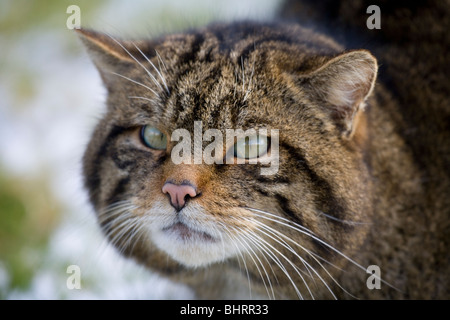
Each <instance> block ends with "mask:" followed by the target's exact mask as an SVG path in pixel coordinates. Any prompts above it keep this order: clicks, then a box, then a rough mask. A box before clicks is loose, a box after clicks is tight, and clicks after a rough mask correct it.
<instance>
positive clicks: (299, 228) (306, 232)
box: [244, 207, 401, 291]
mask: <svg viewBox="0 0 450 320" xmlns="http://www.w3.org/2000/svg"><path fill="white" fill-rule="evenodd" d="M244 209H247V210H250V211H252V212H259V213H263V214H265V215H268V216H270V217H274V218H276V219H279V220H276V219H273V218H269V217H264V216H262V215H261V218H263V219H267V220H270V221H273V222H276V223H279V224H281V225H284V226H286V227H288V228H291V229H293V230H296V231H298V232H300V233H302V234H304V235H307V236H309V237H311V238H312V239H314V240H316V241H317V242H319V243H321V244H323V245H324V246H325V247H327V248H329V249H331V250H332V251H334V252H336V253H337V254H339V255H340V256H341V257H343V258H345V259H347V261H349V262H351V263H352V264H353V265H355V266H356V267H358V268H359V269H361V270H363V271H364V272H365V271H366V268H364V267H363V266H362V265H361V264H359V263H358V262H356V261H355V260H353V259H352V258H350V257H348V256H347V255H345V254H344V253H342V252H341V251H339V250H338V249H336V248H335V247H333V246H332V245H330V244H328V243H327V242H325V241H324V240H322V239H320V238H318V237H317V236H316V235H314V233H312V232H311V231H310V230H309V229H307V228H305V227H303V226H300V225H299V224H297V223H294V222H292V221H289V220H288V219H286V218H283V217H279V216H277V215H275V214H273V213H269V212H267V211H264V210H260V209H255V208H250V207H244ZM280 220H284V221H287V222H289V223H285V222H283V221H280ZM292 224H294V226H293V225H292ZM380 281H382V282H383V283H384V284H386V285H387V286H389V287H391V288H392V289H394V290H397V291H401V290H399V289H398V288H396V287H394V286H393V285H391V284H390V283H388V282H386V281H384V280H383V279H380Z"/></svg>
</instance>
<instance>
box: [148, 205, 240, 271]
mask: <svg viewBox="0 0 450 320" xmlns="http://www.w3.org/2000/svg"><path fill="white" fill-rule="evenodd" d="M163 207H164V206H163V205H162V206H160V207H159V208H158V209H159V210H150V212H149V215H150V216H151V223H150V225H149V229H150V230H149V233H150V239H151V241H152V242H153V244H154V245H156V247H157V248H158V249H159V250H161V251H163V252H165V253H167V254H168V255H169V256H170V257H171V258H172V259H174V260H175V261H177V262H179V263H181V264H183V265H185V266H186V267H193V268H195V267H202V266H207V265H209V264H212V263H216V262H220V261H224V260H225V259H227V258H230V257H232V256H235V255H236V254H237V253H238V248H237V246H236V244H233V243H232V241H231V239H230V237H229V236H228V235H227V234H226V233H225V232H223V231H221V230H220V227H218V226H215V224H214V222H212V221H210V220H209V219H206V218H205V217H207V215H206V214H205V213H204V212H203V210H202V208H201V206H196V205H192V204H190V205H189V206H187V207H186V208H185V209H183V210H182V211H181V214H180V215H178V217H177V215H176V214H175V213H174V214H171V211H172V208H171V207H170V208H167V207H165V208H164V209H165V210H164V211H163V212H164V213H162V212H161V209H163ZM155 209H156V208H155ZM180 216H181V219H180V218H179V217H180ZM208 220H209V221H208ZM177 221H181V222H182V223H184V224H185V225H186V226H188V227H189V228H190V229H191V230H192V231H193V232H188V235H183V234H181V233H180V232H178V230H174V229H171V228H170V227H171V226H172V225H173V224H174V223H176V222H177Z"/></svg>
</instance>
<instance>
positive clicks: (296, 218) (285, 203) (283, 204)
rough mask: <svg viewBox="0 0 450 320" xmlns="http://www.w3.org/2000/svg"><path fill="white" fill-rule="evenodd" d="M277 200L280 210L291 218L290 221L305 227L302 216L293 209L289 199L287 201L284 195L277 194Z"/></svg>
mask: <svg viewBox="0 0 450 320" xmlns="http://www.w3.org/2000/svg"><path fill="white" fill-rule="evenodd" d="M275 199H276V200H277V203H278V205H279V206H280V208H281V209H282V210H283V212H284V213H285V214H286V215H287V216H288V217H289V218H290V220H292V221H293V222H295V223H297V224H299V225H301V226H304V223H303V220H302V218H301V217H300V215H299V214H298V213H297V212H295V211H294V210H292V209H291V207H290V202H289V199H287V198H286V197H285V196H283V195H282V194H275Z"/></svg>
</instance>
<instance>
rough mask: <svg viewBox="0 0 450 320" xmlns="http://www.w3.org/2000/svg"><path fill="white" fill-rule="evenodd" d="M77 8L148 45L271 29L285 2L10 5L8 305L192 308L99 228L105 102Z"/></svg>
mask: <svg viewBox="0 0 450 320" xmlns="http://www.w3.org/2000/svg"><path fill="white" fill-rule="evenodd" d="M70 5H78V6H79V8H80V10H81V26H83V27H88V28H93V29H96V30H99V31H105V32H108V33H111V34H114V35H116V36H119V37H120V36H122V37H126V36H130V37H140V36H156V35H158V34H159V33H161V32H167V31H177V30H182V29H183V28H185V27H192V26H199V25H204V24H206V23H208V22H210V21H214V20H221V21H228V20H236V19H245V18H251V19H263V20H264V19H271V18H272V17H273V16H274V15H275V13H276V11H277V9H278V5H279V0H209V1H208V0H192V1H191V0H148V1H144V0H139V1H124V0H123V1H118V0H116V1H99V0H97V1H89V0H83V1H76V0H41V1H40V0H36V1H29V0H1V1H0V299H178V298H192V293H191V292H190V291H189V290H188V289H187V288H184V287H180V286H179V285H175V284H173V283H170V282H169V281H167V280H164V279H161V278H160V277H158V276H156V275H155V274H152V273H151V272H149V271H147V270H145V269H144V268H142V267H140V266H137V265H136V264H134V263H133V262H132V261H130V260H126V259H124V258H122V257H121V256H119V255H118V254H117V253H116V252H115V250H114V249H112V248H111V247H110V246H109V245H108V244H107V243H106V242H105V241H104V239H103V238H102V236H101V234H100V231H99V228H98V227H97V225H96V222H95V219H94V214H93V212H92V209H91V208H90V206H89V205H88V203H87V197H86V194H85V192H84V190H83V187H82V180H81V174H80V172H81V163H80V159H81V157H82V154H83V151H84V148H85V146H86V144H87V142H88V139H89V135H90V133H91V132H92V130H93V127H94V125H95V123H96V121H97V120H98V118H99V117H100V116H101V114H102V112H103V110H104V100H105V90H104V89H103V87H102V84H101V81H100V77H99V75H98V73H97V71H96V69H95V68H94V66H93V65H92V63H91V62H90V60H89V58H88V57H87V54H86V52H85V50H84V48H83V47H82V45H81V43H80V41H79V39H77V36H76V35H75V33H74V32H73V31H72V30H69V29H68V28H67V27H66V20H67V19H68V18H69V16H70V14H68V13H66V10H67V7H68V6H70ZM70 265H77V266H79V268H80V271H81V289H79V290H77V289H73V290H70V289H69V288H68V287H67V284H66V283H67V279H68V277H70V276H71V274H68V273H67V268H68V267H69V266H70Z"/></svg>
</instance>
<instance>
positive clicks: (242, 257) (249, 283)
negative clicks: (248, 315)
mask: <svg viewBox="0 0 450 320" xmlns="http://www.w3.org/2000/svg"><path fill="white" fill-rule="evenodd" d="M220 225H222V227H223V228H224V231H225V232H226V233H227V234H228V236H229V237H230V239H231V240H232V241H231V243H232V244H233V245H234V246H235V248H236V251H237V252H238V254H239V256H240V258H241V259H242V263H243V264H244V268H245V272H246V274H247V280H248V290H249V293H250V299H251V298H252V285H251V280H250V274H249V272H248V267H247V263H246V262H245V259H244V256H243V255H242V253H241V250H239V247H238V246H237V244H236V243H235V240H236V236H234V235H233V234H232V233H231V231H230V230H229V228H228V227H227V226H226V225H224V224H223V223H220ZM238 263H239V268H241V264H240V262H239V259H238Z"/></svg>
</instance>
